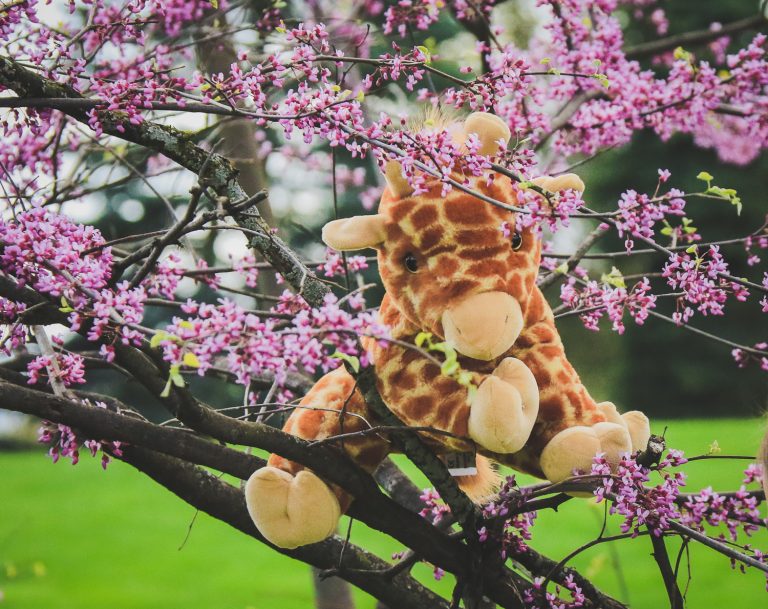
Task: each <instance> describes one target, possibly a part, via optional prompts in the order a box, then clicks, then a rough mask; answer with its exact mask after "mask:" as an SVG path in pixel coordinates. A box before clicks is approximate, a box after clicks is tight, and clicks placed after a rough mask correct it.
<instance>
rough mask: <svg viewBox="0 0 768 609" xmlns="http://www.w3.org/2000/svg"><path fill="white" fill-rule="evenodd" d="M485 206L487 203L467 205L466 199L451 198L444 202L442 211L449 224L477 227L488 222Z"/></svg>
mask: <svg viewBox="0 0 768 609" xmlns="http://www.w3.org/2000/svg"><path fill="white" fill-rule="evenodd" d="M475 201H477V200H475ZM486 206H488V203H484V202H483V201H477V204H474V205H472V204H468V197H452V198H449V199H447V200H446V201H445V203H444V204H443V209H444V210H445V217H446V218H447V219H448V220H449V221H450V222H455V223H456V224H472V225H474V226H477V225H480V224H483V223H485V222H488V221H489V220H490V215H489V213H488V211H487V210H486Z"/></svg>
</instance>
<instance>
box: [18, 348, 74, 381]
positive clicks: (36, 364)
mask: <svg viewBox="0 0 768 609" xmlns="http://www.w3.org/2000/svg"><path fill="white" fill-rule="evenodd" d="M52 364H53V358H52V357H51V356H49V355H40V356H38V357H36V358H34V359H33V360H32V361H31V362H29V364H27V372H28V373H29V378H28V379H27V383H28V384H29V385H35V384H37V383H38V382H39V381H40V379H41V376H42V375H46V376H47V375H50V373H51V372H52V370H53V367H52ZM56 366H57V368H58V370H59V372H58V380H59V381H61V382H62V383H64V385H65V386H66V387H69V386H71V385H78V384H82V383H85V360H83V358H82V356H80V355H78V354H77V353H64V354H61V355H58V354H57V355H56Z"/></svg>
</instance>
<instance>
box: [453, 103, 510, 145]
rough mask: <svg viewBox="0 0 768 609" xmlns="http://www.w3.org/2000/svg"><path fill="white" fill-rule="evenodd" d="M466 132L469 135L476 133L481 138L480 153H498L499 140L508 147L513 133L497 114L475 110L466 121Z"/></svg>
mask: <svg viewBox="0 0 768 609" xmlns="http://www.w3.org/2000/svg"><path fill="white" fill-rule="evenodd" d="M464 132H465V133H466V134H467V135H470V134H472V133H474V134H476V135H477V137H478V138H479V140H480V150H479V152H480V154H487V155H491V154H497V153H498V152H499V140H503V141H504V146H505V147H506V145H507V143H508V142H509V138H510V137H512V133H511V132H510V130H509V127H507V124H506V123H505V122H504V121H503V120H502V119H501V118H499V117H498V116H496V115H495V114H490V113H489V112H473V113H472V114H470V115H469V116H468V117H467V120H466V121H465V122H464Z"/></svg>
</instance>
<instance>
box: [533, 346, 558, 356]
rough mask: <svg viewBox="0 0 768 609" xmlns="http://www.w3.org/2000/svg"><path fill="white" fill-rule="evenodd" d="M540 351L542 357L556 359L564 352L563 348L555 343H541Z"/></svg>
mask: <svg viewBox="0 0 768 609" xmlns="http://www.w3.org/2000/svg"><path fill="white" fill-rule="evenodd" d="M538 352H539V354H540V355H541V357H543V358H546V359H556V358H558V357H559V356H561V355H562V354H563V352H562V349H560V347H556V346H555V345H541V346H540V347H539V349H538Z"/></svg>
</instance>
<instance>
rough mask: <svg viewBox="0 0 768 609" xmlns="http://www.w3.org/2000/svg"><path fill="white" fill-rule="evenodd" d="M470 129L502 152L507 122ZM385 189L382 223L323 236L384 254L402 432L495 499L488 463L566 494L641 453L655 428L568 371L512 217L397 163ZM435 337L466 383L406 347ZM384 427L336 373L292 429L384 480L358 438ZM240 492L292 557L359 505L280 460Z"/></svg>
mask: <svg viewBox="0 0 768 609" xmlns="http://www.w3.org/2000/svg"><path fill="white" fill-rule="evenodd" d="M459 131H461V137H463V138H466V137H468V136H469V135H472V134H474V135H475V136H476V137H477V138H478V139H479V142H480V150H479V152H480V153H482V154H494V153H495V152H496V151H497V150H498V146H499V142H500V141H501V140H503V141H504V143H506V142H507V141H508V140H509V137H510V132H509V129H508V128H507V126H506V125H505V124H504V123H503V122H502V121H501V120H500V119H499V118H497V117H495V116H493V115H490V114H486V113H475V114H472V115H470V116H469V117H468V118H467V120H466V122H465V123H464V125H463V129H461V126H459ZM386 178H387V185H388V187H387V189H386V190H385V192H384V194H383V196H382V199H381V203H380V205H379V212H378V213H377V214H375V215H368V216H357V217H353V218H349V219H345V220H336V221H334V222H331V223H329V224H328V225H326V226H325V228H324V229H323V240H324V241H325V242H326V243H327V244H328V245H329V246H330V247H332V248H335V249H337V250H359V249H364V248H375V249H376V250H377V252H378V264H379V270H380V273H381V278H382V281H383V283H384V287H385V288H386V295H385V296H384V299H383V301H382V303H381V309H380V319H381V321H382V322H383V323H384V324H386V325H388V326H389V327H390V328H391V336H392V338H393V339H397V342H396V343H395V342H389V343H386V344H382V343H381V342H375V341H368V342H367V347H368V348H369V350H370V352H371V355H372V361H373V363H374V365H375V371H376V377H377V386H378V390H379V392H380V394H381V397H382V398H383V400H384V402H385V403H386V404H387V406H388V407H389V408H390V410H392V411H393V412H394V413H395V414H396V415H397V416H398V417H399V418H400V419H401V420H402V421H403V422H404V423H405V424H407V425H409V426H413V427H419V428H422V429H423V428H425V427H426V428H433V429H436V430H440V433H429V432H425V433H424V436H425V437H427V438H428V439H429V441H430V443H431V444H432V445H433V446H435V447H437V450H438V452H443V453H447V452H451V451H460V452H461V451H464V452H466V451H472V452H477V453H478V457H477V468H478V473H477V474H476V475H475V476H472V477H464V478H460V484H461V486H462V488H464V489H465V490H467V491H468V492H469V494H470V496H472V497H473V498H475V499H480V498H483V497H487V496H488V495H489V494H490V493H491V492H492V491H493V485H494V483H495V479H496V474H495V472H494V470H493V468H492V466H491V463H490V462H489V459H490V460H493V461H496V462H499V463H503V464H506V465H509V466H511V467H514V468H516V469H518V470H521V471H525V472H528V473H532V474H534V475H537V476H539V477H544V478H547V479H549V480H550V481H553V482H556V481H559V480H562V479H564V478H566V477H568V476H570V475H571V474H572V473H573V472H574V471H575V470H581V471H589V470H590V466H591V463H592V459H593V457H594V456H595V454H597V453H601V452H602V453H605V455H606V457H607V458H608V460H609V461H610V462H614V463H615V462H617V461H618V460H619V458H620V455H621V454H622V453H628V452H630V451H632V450H639V449H643V448H645V446H646V444H647V442H648V437H649V433H650V432H649V424H648V419H647V418H646V417H645V416H644V415H643V414H642V413H640V412H636V411H635V412H628V413H626V414H624V415H620V414H619V413H618V412H617V411H616V408H615V407H614V405H613V404H611V403H610V402H603V403H600V404H598V403H596V402H595V400H593V399H592V397H590V395H589V393H588V392H587V390H586V389H585V388H584V386H583V385H582V383H581V381H580V380H579V376H578V375H577V374H576V371H575V370H574V369H573V367H572V366H571V364H570V363H569V362H568V360H567V359H566V356H565V351H564V350H563V344H562V342H561V340H560V337H559V335H558V333H557V329H556V328H555V323H554V318H553V315H552V311H551V309H550V307H549V305H548V304H547V302H546V300H545V299H544V296H543V295H542V293H541V291H540V290H539V288H538V287H537V286H536V278H537V275H538V271H539V263H540V258H541V242H540V240H539V238H538V236H537V234H536V233H535V232H534V231H533V230H532V229H525V230H523V229H520V228H517V229H516V230H514V231H513V232H512V235H511V237H508V236H505V234H504V232H503V231H502V230H501V229H500V227H501V224H502V222H507V223H508V224H509V225H510V226H514V225H515V214H514V213H512V212H510V211H508V210H505V209H502V208H500V207H496V206H493V205H491V204H489V203H488V202H485V201H482V200H480V199H478V198H476V197H474V196H472V195H469V194H467V193H464V192H461V191H460V190H458V189H453V190H452V191H451V192H450V193H449V194H447V196H442V194H441V191H442V187H443V184H442V183H441V182H440V181H439V180H437V179H430V180H428V181H427V184H426V188H427V189H428V191H427V192H425V193H423V194H419V195H413V196H411V195H412V193H413V188H412V187H411V186H410V185H409V184H408V182H407V181H406V180H405V178H403V177H402V173H401V168H400V167H399V165H398V164H396V163H392V162H391V163H390V164H389V165H388V166H387V171H386ZM494 178H495V179H493V180H491V181H488V180H486V179H484V178H480V179H473V180H472V188H473V189H475V190H477V191H479V192H481V193H483V194H484V195H486V196H487V197H492V198H493V199H496V200H498V201H502V202H506V203H508V204H510V205H515V204H516V203H517V197H516V195H515V192H514V190H513V189H512V186H511V182H510V180H509V179H508V178H506V177H503V176H501V175H496V176H494ZM535 182H536V183H537V184H539V185H540V186H542V187H543V188H545V189H547V190H550V191H553V192H556V191H560V190H564V189H577V190H583V188H584V185H583V183H582V181H581V180H580V179H579V178H578V177H577V176H575V175H572V174H569V175H563V176H560V177H557V178H549V177H544V178H539V179H537V180H536V181H535ZM425 332H426V333H429V334H430V335H432V336H434V337H439V339H440V340H444V341H445V343H447V345H449V346H450V347H452V348H453V349H455V351H456V352H457V353H458V364H459V366H460V367H461V370H463V371H467V372H468V375H465V377H464V382H459V381H460V380H461V379H458V378H457V377H456V375H446V374H444V373H443V372H441V366H440V365H439V362H435V359H434V358H432V357H429V356H428V354H425V353H424V351H422V350H420V349H416V348H409V346H408V345H413V344H414V342H415V341H416V339H417V337H418V336H419V335H421V336H422V339H423V336H424V333H425ZM467 376H469V377H470V379H471V382H466V378H467ZM374 421H375V417H374V416H372V415H371V413H369V411H368V409H367V407H366V404H365V402H364V400H363V396H362V394H361V393H360V391H359V390H358V389H356V387H355V380H354V378H353V377H352V376H351V375H350V374H349V373H348V372H347V371H346V370H345V369H344V368H339V369H337V370H334V371H333V372H330V373H328V374H326V375H325V376H324V377H323V378H321V379H320V380H319V381H318V382H317V383H316V384H315V385H314V387H313V388H312V389H311V391H310V392H309V393H308V394H307V395H306V396H305V397H304V399H303V400H302V401H301V403H300V404H299V407H298V408H297V409H296V410H295V411H294V412H293V414H292V415H291V416H290V417H289V419H288V421H287V422H286V424H285V427H284V431H286V432H287V433H290V434H293V435H296V436H298V437H300V438H304V439H307V440H317V439H323V438H328V437H331V436H335V435H338V434H340V433H343V434H344V436H345V439H344V442H343V443H342V444H341V446H342V447H343V449H344V450H345V451H346V452H347V453H348V454H349V455H350V457H351V458H352V459H354V460H355V461H356V462H357V463H358V464H359V465H361V466H362V467H363V468H365V469H366V470H368V471H370V472H373V470H374V469H376V467H377V466H378V464H379V463H380V462H381V461H382V460H383V459H384V458H385V457H386V455H387V454H388V453H389V452H390V451H391V450H392V447H391V445H390V444H389V442H388V441H387V439H386V436H385V434H359V435H357V436H356V435H354V432H359V431H363V430H365V429H367V428H369V425H375V422H374ZM350 434H351V435H350ZM481 455H484V456H485V458H484V457H482V456H481ZM245 496H246V502H247V505H248V510H249V513H250V515H251V517H252V518H253V520H254V522H255V524H256V526H257V527H258V529H259V530H260V531H261V533H262V534H263V535H264V537H266V538H267V539H268V540H269V541H271V542H272V543H274V544H275V545H277V546H281V547H284V548H293V547H297V546H300V545H304V544H308V543H313V542H317V541H320V540H322V539H324V538H326V537H328V536H329V535H331V534H333V532H334V531H335V529H336V526H337V523H338V520H339V518H340V516H341V514H342V513H343V512H344V511H345V510H346V508H347V507H348V506H349V503H350V502H351V499H352V498H351V497H350V496H349V495H348V494H347V493H345V492H344V491H343V490H341V489H340V488H338V487H337V486H335V485H328V484H326V483H325V482H324V481H323V480H321V479H320V478H318V477H317V476H315V474H313V473H312V472H311V471H310V470H308V469H306V468H305V467H304V466H302V465H299V464H298V463H295V462H291V461H288V460H287V459H284V458H282V457H280V456H278V455H272V456H271V457H270V459H269V464H268V466H267V467H264V468H262V469H260V470H258V471H256V472H255V473H254V474H253V475H252V476H251V478H250V479H249V480H248V482H247V484H246V487H245Z"/></svg>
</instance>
